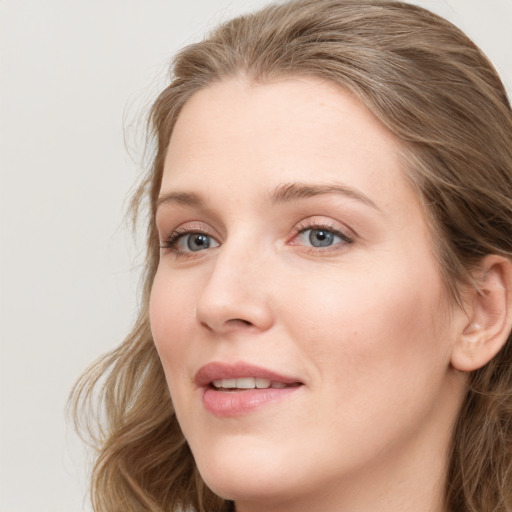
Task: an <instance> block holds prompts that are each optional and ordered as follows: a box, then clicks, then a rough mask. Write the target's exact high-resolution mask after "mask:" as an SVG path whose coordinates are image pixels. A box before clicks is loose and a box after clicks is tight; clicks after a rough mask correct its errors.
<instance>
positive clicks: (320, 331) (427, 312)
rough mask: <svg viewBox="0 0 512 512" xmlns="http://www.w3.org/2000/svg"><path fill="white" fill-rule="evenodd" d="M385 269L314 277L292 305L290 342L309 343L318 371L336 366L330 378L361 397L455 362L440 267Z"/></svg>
mask: <svg viewBox="0 0 512 512" xmlns="http://www.w3.org/2000/svg"><path fill="white" fill-rule="evenodd" d="M381 263H382V266H377V265H374V266H373V268H371V269H369V268H368V267H367V266H365V268H364V269H361V270H360V271H359V270H358V269H357V268H355V267H351V271H350V272H347V273H345V274H343V273H342V272H339V276H338V277H337V278H336V279H332V276H331V279H326V278H322V277H321V276H319V275H317V276H313V278H312V279H308V281H307V282H306V283H304V286H303V290H301V291H299V292H298V293H295V294H294V296H293V297H292V296H290V299H289V300H290V301H295V303H297V302H298V303H297V304H296V311H297V312H298V313H297V314H296V315H294V317H295V318H294V320H295V323H293V322H290V323H289V326H294V327H290V328H291V329H292V330H293V333H292V336H293V337H294V338H295V339H301V340H303V342H304V343H303V347H302V348H303V350H305V351H307V352H308V355H309V356H310V358H311V360H313V361H315V364H316V366H317V369H318V372H321V369H322V368H325V367H328V368H331V371H330V372H328V373H326V372H325V371H323V370H322V371H323V374H324V376H326V375H327V374H329V375H332V378H333V379H335V380H337V381H339V380H343V381H345V386H347V385H348V386H349V387H350V391H352V392H357V393H358V394H359V392H360V391H361V389H360V388H364V386H365V385H366V384H367V383H369V382H370V381H372V382H374V381H375V380H380V381H381V382H382V383H383V384H385V383H386V381H389V380H391V379H395V381H398V380H403V381H406V380H407V379H408V378H411V377H412V378H414V376H415V374H417V373H418V372H420V373H421V372H423V373H426V372H428V371H432V367H433V366H434V367H437V368H438V370H439V371H444V370H445V365H446V364H448V361H449V350H448V345H449V344H448V343H446V344H443V343H442V340H443V339H444V338H445V334H446V329H445V324H447V317H446V315H445V313H444V311H443V308H442V304H441V302H440V301H441V297H442V296H443V292H442V290H443V288H442V284H441V280H440V277H439V274H438V272H437V271H436V268H435V266H434V265H432V264H431V263H430V262H429V264H428V265H427V264H425V265H423V266H422V265H418V267H416V266H408V265H406V264H400V265H397V264H396V262H394V263H395V264H394V265H393V264H387V263H386V262H385V261H384V260H382V262H381ZM417 268H421V269H422V270H421V272H419V271H418V270H417ZM301 296H302V297H303V299H302V300H298V299H297V297H301ZM348 376H350V378H347V377H348ZM397 383H398V382H397Z"/></svg>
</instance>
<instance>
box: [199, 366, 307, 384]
mask: <svg viewBox="0 0 512 512" xmlns="http://www.w3.org/2000/svg"><path fill="white" fill-rule="evenodd" d="M244 377H255V378H260V379H268V380H270V381H272V382H283V383H284V384H295V383H299V384H302V383H301V381H300V380H299V379H296V378H294V377H288V376H286V375H281V374H279V373H276V372H274V371H272V370H268V369H266V368H262V367H260V366H255V365H252V364H247V363H234V364H227V363H221V362H212V363H208V364H205V365H204V366H202V367H201V368H200V369H199V371H198V372H197V373H196V375H195V378H194V382H195V383H196V385H197V386H199V387H205V386H209V385H210V384H211V383H212V382H213V381H214V380H222V379H241V378H244Z"/></svg>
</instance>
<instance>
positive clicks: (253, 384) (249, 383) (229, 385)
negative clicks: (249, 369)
mask: <svg viewBox="0 0 512 512" xmlns="http://www.w3.org/2000/svg"><path fill="white" fill-rule="evenodd" d="M213 386H214V387H216V388H217V389H255V388H257V389H267V388H274V389H283V388H286V387H287V385H286V384H285V383H284V382H273V381H271V380H269V379H261V378H255V377H243V378H240V379H219V380H214V381H213Z"/></svg>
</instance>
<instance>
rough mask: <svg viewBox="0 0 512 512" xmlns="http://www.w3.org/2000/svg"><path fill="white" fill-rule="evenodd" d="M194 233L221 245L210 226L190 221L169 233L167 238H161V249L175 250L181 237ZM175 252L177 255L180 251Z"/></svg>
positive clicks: (166, 235)
mask: <svg viewBox="0 0 512 512" xmlns="http://www.w3.org/2000/svg"><path fill="white" fill-rule="evenodd" d="M194 233H198V234H204V235H206V236H209V237H210V238H212V239H213V240H215V242H216V243H217V244H219V245H220V243H221V242H220V240H219V239H220V237H219V235H218V234H217V233H216V231H215V230H213V229H212V228H211V227H210V226H208V225H207V224H205V223H204V222H200V221H189V222H184V223H182V224H180V225H179V226H177V227H176V228H174V229H172V230H170V231H167V232H166V234H165V236H160V240H159V246H160V249H167V250H173V244H174V243H175V242H176V241H177V240H178V239H179V238H180V237H182V236H185V235H187V234H194ZM173 252H175V253H176V254H178V253H179V251H176V250H174V251H173ZM198 252H202V251H198Z"/></svg>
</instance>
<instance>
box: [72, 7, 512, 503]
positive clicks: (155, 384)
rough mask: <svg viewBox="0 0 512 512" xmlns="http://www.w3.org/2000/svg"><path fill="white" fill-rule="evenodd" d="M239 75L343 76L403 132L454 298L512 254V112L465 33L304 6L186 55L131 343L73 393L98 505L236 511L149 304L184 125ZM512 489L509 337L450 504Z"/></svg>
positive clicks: (155, 178)
mask: <svg viewBox="0 0 512 512" xmlns="http://www.w3.org/2000/svg"><path fill="white" fill-rule="evenodd" d="M234 75H245V76H247V77H248V78H250V79H252V80H253V81H256V82H265V81H270V80H273V79H274V78H278V77H283V76H288V75H303V76H304V75H309V76H314V77H317V78H321V79H325V80H329V81H331V82H334V83H336V84H338V85H339V86H340V87H342V88H344V89H345V90H348V91H351V92H352V93H353V94H355V95H356V96H357V97H358V98H359V100H360V101H361V102H362V104H364V105H365V106H366V107H367V108H369V109H370V110H371V111H372V112H373V113H374V115H375V116H376V117H377V118H378V119H379V120H380V121H381V122H382V123H383V124H384V125H385V126H386V127H387V128H388V129H389V131H390V132H392V133H393V134H394V135H395V136H396V137H398V138H399V139H400V140H401V141H402V143H403V144H402V145H403V156H404V159H405V161H406V162H407V171H408V177H409V178H410V180H412V182H413V183H414V185H415V186H416V187H417V189H418V192H419V194H420V196H421V197H422V199H423V202H424V204H425V209H426V211H427V215H428V218H429V221H430V225H431V231H432V238H433V240H434V243H435V245H436V250H437V251H436V252H437V255H438V258H439V263H440V269H441V272H442V274H443V276H444V280H445V283H446V285H447V288H448V289H449V290H451V292H452V294H453V296H454V298H455V299H457V289H458V284H460V283H461V282H466V283H467V282H468V276H469V271H470V270H471V268H472V267H473V266H474V265H475V264H476V263H477V262H478V261H479V260H480V259H481V258H482V257H483V256H485V255H486V254H500V255H503V256H505V257H507V258H512V112H511V109H510V104H509V102H508V99H507V96H506V93H505V90H504V88H503V85H502V83H501V82H500V79H499V77H498V75H497V73H496V72H495V70H494V68H493V66H492V65H491V63H490V62H489V60H488V59H487V58H486V57H485V56H484V55H483V54H482V52H481V51H480V50H479V49H478V48H477V47H476V46H475V45H474V44H473V43H472V42H471V41H470V40H469V39H468V38H467V37H466V36H465V35H464V34H463V33H462V32H461V31H460V30H458V29H457V28H456V27H454V26H453V25H451V24H450V23H449V22H447V21H445V20H443V19H442V18H440V17H438V16H436V15H434V14H432V13H430V12H428V11H426V10H424V9H421V8H419V7H416V6H413V5H409V4H406V3H401V2H395V1H386V0H295V1H291V2H287V3H284V4H280V5H271V6H269V7H267V8H265V9H263V10H261V11H259V12H256V13H254V14H249V15H246V16H242V17H239V18H236V19H233V20H231V21H229V22H227V23H224V24H223V25H221V26H220V27H219V28H217V29H216V30H215V31H214V32H213V33H211V34H210V35H209V36H208V37H207V38H206V39H205V40H204V41H202V42H199V43H197V44H193V45H191V46H188V47H186V48H185V49H183V50H182V51H181V52H180V53H179V54H178V55H177V56H176V58H175V59H174V61H173V66H172V73H171V77H170V84H169V85H168V87H167V88H166V89H165V90H164V91H163V92H162V93H161V94H160V96H159V97H158V98H157V100H156V101H155V103H154V105H153V107H152V109H151V113H150V117H149V130H150V133H151V134H152V135H153V137H154V141H155V147H156V149H155V156H154V160H153V165H152V167H151V169H150V171H149V172H148V174H147V175H146V176H145V177H144V179H143V181H142V183H141V185H140V187H139V189H138V191H137V192H136V194H135V196H134V199H133V208H134V211H138V209H139V207H140V206H141V204H143V203H144V202H145V201H146V202H147V206H148V211H149V217H148V232H147V258H146V267H145V275H144V286H143V289H142V301H141V309H140V313H139V317H138V320H137V322H136V325H135V327H134V328H133V330H132V332H131V333H130V334H129V336H128V337H127V338H126V340H125V341H124V342H123V343H122V344H121V345H120V346H119V348H117V349H116V350H114V351H113V352H111V353H110V354H107V355H106V356H105V357H104V358H103V359H101V360H100V361H99V362H98V363H96V364H95V365H94V366H92V367H91V368H90V369H89V370H88V371H87V372H86V373H85V374H84V375H83V376H82V377H81V379H80V380H79V381H78V383H77V385H76V386H75V388H74V390H73V394H72V400H73V404H74V407H75V408H74V412H75V418H76V421H77V424H78V425H82V427H84V426H85V427H89V430H90V432H91V433H92V434H93V442H94V445H95V447H96V449H97V459H96V464H95V466H94V471H93V474H92V502H93V506H94V508H95V510H96V511H97V512H121V511H122V512H134V511H142V510H144V511H148V510H150V511H154V512H163V511H166V512H169V511H177V510H191V511H204V510H208V511H210V512H214V511H226V510H229V509H230V507H231V504H230V503H228V502H226V501H224V500H221V499H220V498H218V497H216V496H215V495H214V494H213V493H212V492H211V491H210V490H209V489H208V488H206V486H205V485H204V483H203V482H202V480H201V477H200V475H199V474H198V472H197V469H196V466H195V464H194V460H193V458H192V455H191V453H190V451H189V448H188V446H187V443H186V441H185V439H184V437H183V435H182V433H181V430H180V427H179V425H178V423H177V420H176V417H175V415H174V412H173V406H172V402H171V399H170V396H169V393H168V390H167V385H166V382H165V378H164V375H163V371H162V368H161V365H160V361H159V359H158V356H157V353H156V351H155V348H154V346H153V340H152V337H151V331H150V326H149V317H148V302H149V294H150V290H151V285H152V281H153V277H154V274H155V271H156V267H157V265H158V259H159V251H158V237H157V234H156V231H155V226H154V214H155V202H156V199H157V196H158V193H159V189H160V182H161V177H162V170H163V161H164V158H165V153H166V149H167V146H168V144H169V140H170V137H171V134H172V130H173V127H174V124H175V122H176V119H177V117H178V115H179V113H180V110H181V108H182V107H183V105H184V104H185V103H186V102H187V100H188V99H189V98H190V97H191V95H192V94H194V93H195V92H196V91H198V90H200V89H202V88H204V87H207V86H209V85H211V84H212V83H214V82H217V81H220V80H224V79H226V78H229V77H232V76H234ZM80 418H82V421H81V420H80ZM84 419H85V421H83V420H84ZM84 423H85V425H84ZM511 482H512V340H511V339H510V337H509V339H508V341H507V343H506V345H505V347H504V348H503V349H502V351H501V352H500V353H499V354H498V355H497V356H496V357H495V358H494V359H493V360H492V361H491V362H490V363H488V364H487V365H486V366H485V367H483V368H481V369H479V370H477V371H474V372H472V374H471V375H470V378H469V388H468V392H467V396H466V398H465V401H464V403H463V406H462V409H461V412H460V415H459V418H458V421H457V425H456V427H455V430H454V434H453V442H452V450H451V456H450V461H449V471H448V478H447V484H446V503H447V509H448V510H451V511H452V512H484V511H485V512H487V511H489V512H490V511H493V512H507V511H508V512H510V511H512V483H511Z"/></svg>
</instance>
